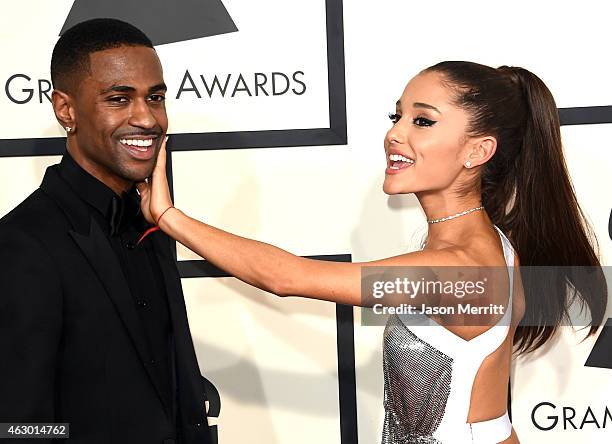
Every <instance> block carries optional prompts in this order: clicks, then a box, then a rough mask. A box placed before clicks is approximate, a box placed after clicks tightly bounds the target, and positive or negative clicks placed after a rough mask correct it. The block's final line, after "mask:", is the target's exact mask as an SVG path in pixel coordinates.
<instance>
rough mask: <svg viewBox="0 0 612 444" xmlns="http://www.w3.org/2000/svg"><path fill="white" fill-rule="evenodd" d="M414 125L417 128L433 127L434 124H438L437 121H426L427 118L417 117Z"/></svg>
mask: <svg viewBox="0 0 612 444" xmlns="http://www.w3.org/2000/svg"><path fill="white" fill-rule="evenodd" d="M412 123H414V124H415V125H417V126H432V125H433V124H434V123H436V121H435V120H429V119H426V118H425V117H417V118H415V119H414V120H413V121H412Z"/></svg>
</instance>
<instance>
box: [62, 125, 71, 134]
mask: <svg viewBox="0 0 612 444" xmlns="http://www.w3.org/2000/svg"><path fill="white" fill-rule="evenodd" d="M64 129H65V130H66V132H67V133H69V132H70V131H72V128H70V127H69V126H66V127H64Z"/></svg>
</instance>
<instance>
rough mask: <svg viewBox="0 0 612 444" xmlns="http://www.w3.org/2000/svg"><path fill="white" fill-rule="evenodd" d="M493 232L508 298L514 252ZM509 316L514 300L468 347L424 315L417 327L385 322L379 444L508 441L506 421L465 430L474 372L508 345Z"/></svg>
mask: <svg viewBox="0 0 612 444" xmlns="http://www.w3.org/2000/svg"><path fill="white" fill-rule="evenodd" d="M495 228H496V229H497V231H498V233H499V235H500V238H501V240H502V246H503V250H504V258H505V260H506V265H507V266H508V267H509V268H508V273H509V278H510V295H512V276H513V268H512V267H513V265H514V250H513V249H512V246H511V244H510V241H509V240H508V239H507V238H506V236H505V235H504V234H503V233H502V232H501V230H499V228H497V227H496V226H495ZM511 314H512V297H510V298H509V300H508V305H507V309H506V311H505V313H504V315H503V317H502V318H501V319H500V320H499V321H498V323H497V324H496V325H495V326H493V327H492V328H490V329H489V330H487V331H485V332H484V333H482V334H481V335H479V336H477V337H475V338H474V339H472V340H470V341H467V340H465V339H462V338H461V337H460V336H457V335H455V334H454V333H452V332H451V331H450V330H447V329H446V328H444V327H442V326H441V325H438V324H437V323H435V321H433V320H431V319H429V318H428V317H426V316H425V315H421V316H422V318H423V319H421V321H422V322H416V324H418V325H415V317H414V315H406V316H405V315H392V316H391V317H390V318H389V320H388V322H387V326H386V328H385V333H384V342H383V370H384V379H385V395H384V407H385V422H384V428H383V436H382V444H412V443H415V444H421V443H422V444H439V443H443V444H447V443H452V444H463V443H479V444H492V443H496V442H499V441H502V440H503V439H506V438H507V437H508V436H509V432H508V427H509V419H508V418H507V415H505V417H500V418H497V419H496V420H493V421H488V422H489V424H485V423H487V421H485V422H484V423H474V424H469V423H467V417H468V411H469V407H470V395H471V391H472V385H473V382H474V379H475V377H476V372H477V371H478V368H479V367H480V365H481V364H482V362H483V360H484V359H485V358H486V357H487V356H488V355H489V354H491V353H492V352H494V351H495V350H496V349H497V348H498V347H499V346H500V345H501V344H502V342H503V341H504V340H505V339H506V336H507V334H508V331H509V324H510V318H511ZM408 325H409V326H410V327H408ZM504 435H506V436H504Z"/></svg>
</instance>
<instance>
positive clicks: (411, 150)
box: [383, 72, 469, 194]
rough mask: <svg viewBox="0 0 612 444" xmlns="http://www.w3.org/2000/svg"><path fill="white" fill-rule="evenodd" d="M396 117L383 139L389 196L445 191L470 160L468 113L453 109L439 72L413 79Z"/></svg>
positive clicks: (448, 90) (400, 103) (399, 103)
mask: <svg viewBox="0 0 612 444" xmlns="http://www.w3.org/2000/svg"><path fill="white" fill-rule="evenodd" d="M392 117H393V118H392V120H393V122H394V123H393V126H392V127H391V129H389V131H388V132H387V135H386V137H385V154H386V155H387V169H386V171H385V182H384V184H383V190H384V191H385V193H387V194H404V193H416V192H419V191H436V190H443V189H447V188H448V187H449V186H450V185H451V184H452V183H453V182H454V181H455V180H456V179H457V177H458V176H459V175H460V173H461V172H462V170H464V169H465V168H464V163H465V161H466V160H468V154H469V151H468V150H469V147H468V146H467V145H468V142H467V141H468V140H469V138H468V137H466V129H467V125H468V114H467V113H466V112H465V111H464V110H463V109H461V108H459V107H457V106H455V105H453V103H452V92H451V90H450V89H449V88H448V87H447V86H445V85H444V84H443V83H442V76H441V74H439V73H436V72H424V73H421V74H419V75H417V76H416V77H414V78H413V79H412V80H410V82H409V83H408V85H406V88H405V89H404V92H403V94H402V97H401V98H400V100H398V102H397V104H396V112H395V115H393V116H392Z"/></svg>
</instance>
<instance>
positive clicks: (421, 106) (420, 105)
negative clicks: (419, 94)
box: [412, 102, 442, 114]
mask: <svg viewBox="0 0 612 444" xmlns="http://www.w3.org/2000/svg"><path fill="white" fill-rule="evenodd" d="M412 106H413V107H415V108H425V109H431V110H434V111H435V112H437V113H438V114H442V113H441V112H440V110H439V109H438V108H436V107H435V106H433V105H430V104H428V103H423V102H414V103H413V104H412Z"/></svg>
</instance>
